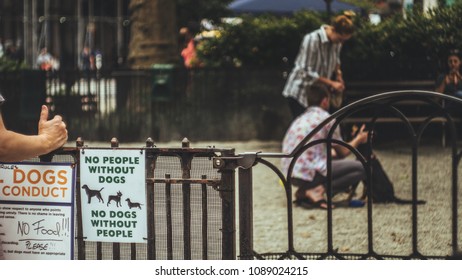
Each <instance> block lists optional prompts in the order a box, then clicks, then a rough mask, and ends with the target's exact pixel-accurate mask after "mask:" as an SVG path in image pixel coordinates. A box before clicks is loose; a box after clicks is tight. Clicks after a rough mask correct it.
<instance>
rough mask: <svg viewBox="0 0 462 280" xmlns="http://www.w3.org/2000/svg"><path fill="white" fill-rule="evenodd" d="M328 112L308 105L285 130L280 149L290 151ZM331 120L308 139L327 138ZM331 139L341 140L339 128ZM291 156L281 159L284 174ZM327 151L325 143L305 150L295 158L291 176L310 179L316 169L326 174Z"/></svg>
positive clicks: (327, 115)
mask: <svg viewBox="0 0 462 280" xmlns="http://www.w3.org/2000/svg"><path fill="white" fill-rule="evenodd" d="M329 116H330V114H329V113H328V112H326V111H325V110H323V109H322V108H321V107H317V106H310V107H308V109H307V110H306V111H305V112H304V113H303V114H302V115H300V116H299V117H298V118H297V119H296V120H295V121H294V122H293V123H292V124H291V126H290V128H289V129H288V130H287V132H286V135H285V137H284V141H283V143H282V151H283V152H284V153H291V152H292V151H293V149H295V147H296V146H297V145H298V144H299V143H300V142H301V141H302V140H303V139H304V138H305V137H306V136H307V135H308V134H309V133H310V132H311V131H312V130H313V129H314V128H316V127H317V126H318V125H319V124H320V123H321V122H323V121H324V120H325V119H326V118H328V117H329ZM332 125H333V122H331V123H329V124H328V125H326V126H324V127H323V128H322V129H321V130H320V131H319V132H318V133H316V134H315V135H314V136H313V138H312V139H311V140H310V141H315V140H319V139H325V138H327V135H328V134H329V131H330V130H331V128H332ZM332 138H333V139H337V140H342V138H341V135H340V129H339V127H337V128H336V129H335V131H334V134H333V135H332ZM291 160H292V158H283V159H282V169H283V171H284V173H285V174H287V171H288V169H289V165H290V162H291ZM326 162H327V153H326V145H325V144H322V145H315V146H313V147H311V148H309V149H308V150H306V151H305V152H304V153H303V154H302V155H300V157H299V158H298V159H297V161H296V163H295V166H294V169H293V173H292V176H291V177H292V178H298V179H302V180H306V181H312V180H313V178H314V176H315V174H316V171H317V172H319V173H321V174H322V175H324V176H326V173H327V164H326Z"/></svg>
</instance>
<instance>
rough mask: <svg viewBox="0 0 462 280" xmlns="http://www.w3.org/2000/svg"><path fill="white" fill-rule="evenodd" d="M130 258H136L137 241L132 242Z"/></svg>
mask: <svg viewBox="0 0 462 280" xmlns="http://www.w3.org/2000/svg"><path fill="white" fill-rule="evenodd" d="M130 252H131V254H130V259H131V260H136V243H131V244H130Z"/></svg>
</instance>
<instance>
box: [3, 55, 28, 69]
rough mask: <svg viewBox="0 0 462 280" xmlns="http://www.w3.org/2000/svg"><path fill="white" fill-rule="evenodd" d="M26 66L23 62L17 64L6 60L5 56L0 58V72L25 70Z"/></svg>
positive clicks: (14, 61)
mask: <svg viewBox="0 0 462 280" xmlns="http://www.w3.org/2000/svg"><path fill="white" fill-rule="evenodd" d="M26 68H27V67H26V65H25V64H24V63H23V62H18V61H16V60H12V59H9V58H7V57H6V56H2V57H0V72H3V71H16V70H21V69H26Z"/></svg>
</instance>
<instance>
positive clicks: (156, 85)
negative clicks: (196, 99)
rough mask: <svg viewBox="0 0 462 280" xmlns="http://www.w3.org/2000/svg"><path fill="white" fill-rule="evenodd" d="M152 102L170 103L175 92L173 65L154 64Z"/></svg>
mask: <svg viewBox="0 0 462 280" xmlns="http://www.w3.org/2000/svg"><path fill="white" fill-rule="evenodd" d="M152 69H153V87H152V95H151V100H152V101H169V100H170V99H171V98H172V91H173V69H174V65H173V64H154V65H153V66H152Z"/></svg>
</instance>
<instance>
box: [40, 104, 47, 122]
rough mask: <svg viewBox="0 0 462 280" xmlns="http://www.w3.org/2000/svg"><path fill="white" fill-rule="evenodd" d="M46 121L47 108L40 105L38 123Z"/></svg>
mask: <svg viewBox="0 0 462 280" xmlns="http://www.w3.org/2000/svg"><path fill="white" fill-rule="evenodd" d="M46 121H48V107H47V106H46V105H42V111H41V112H40V120H39V122H40V123H44V122H46Z"/></svg>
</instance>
